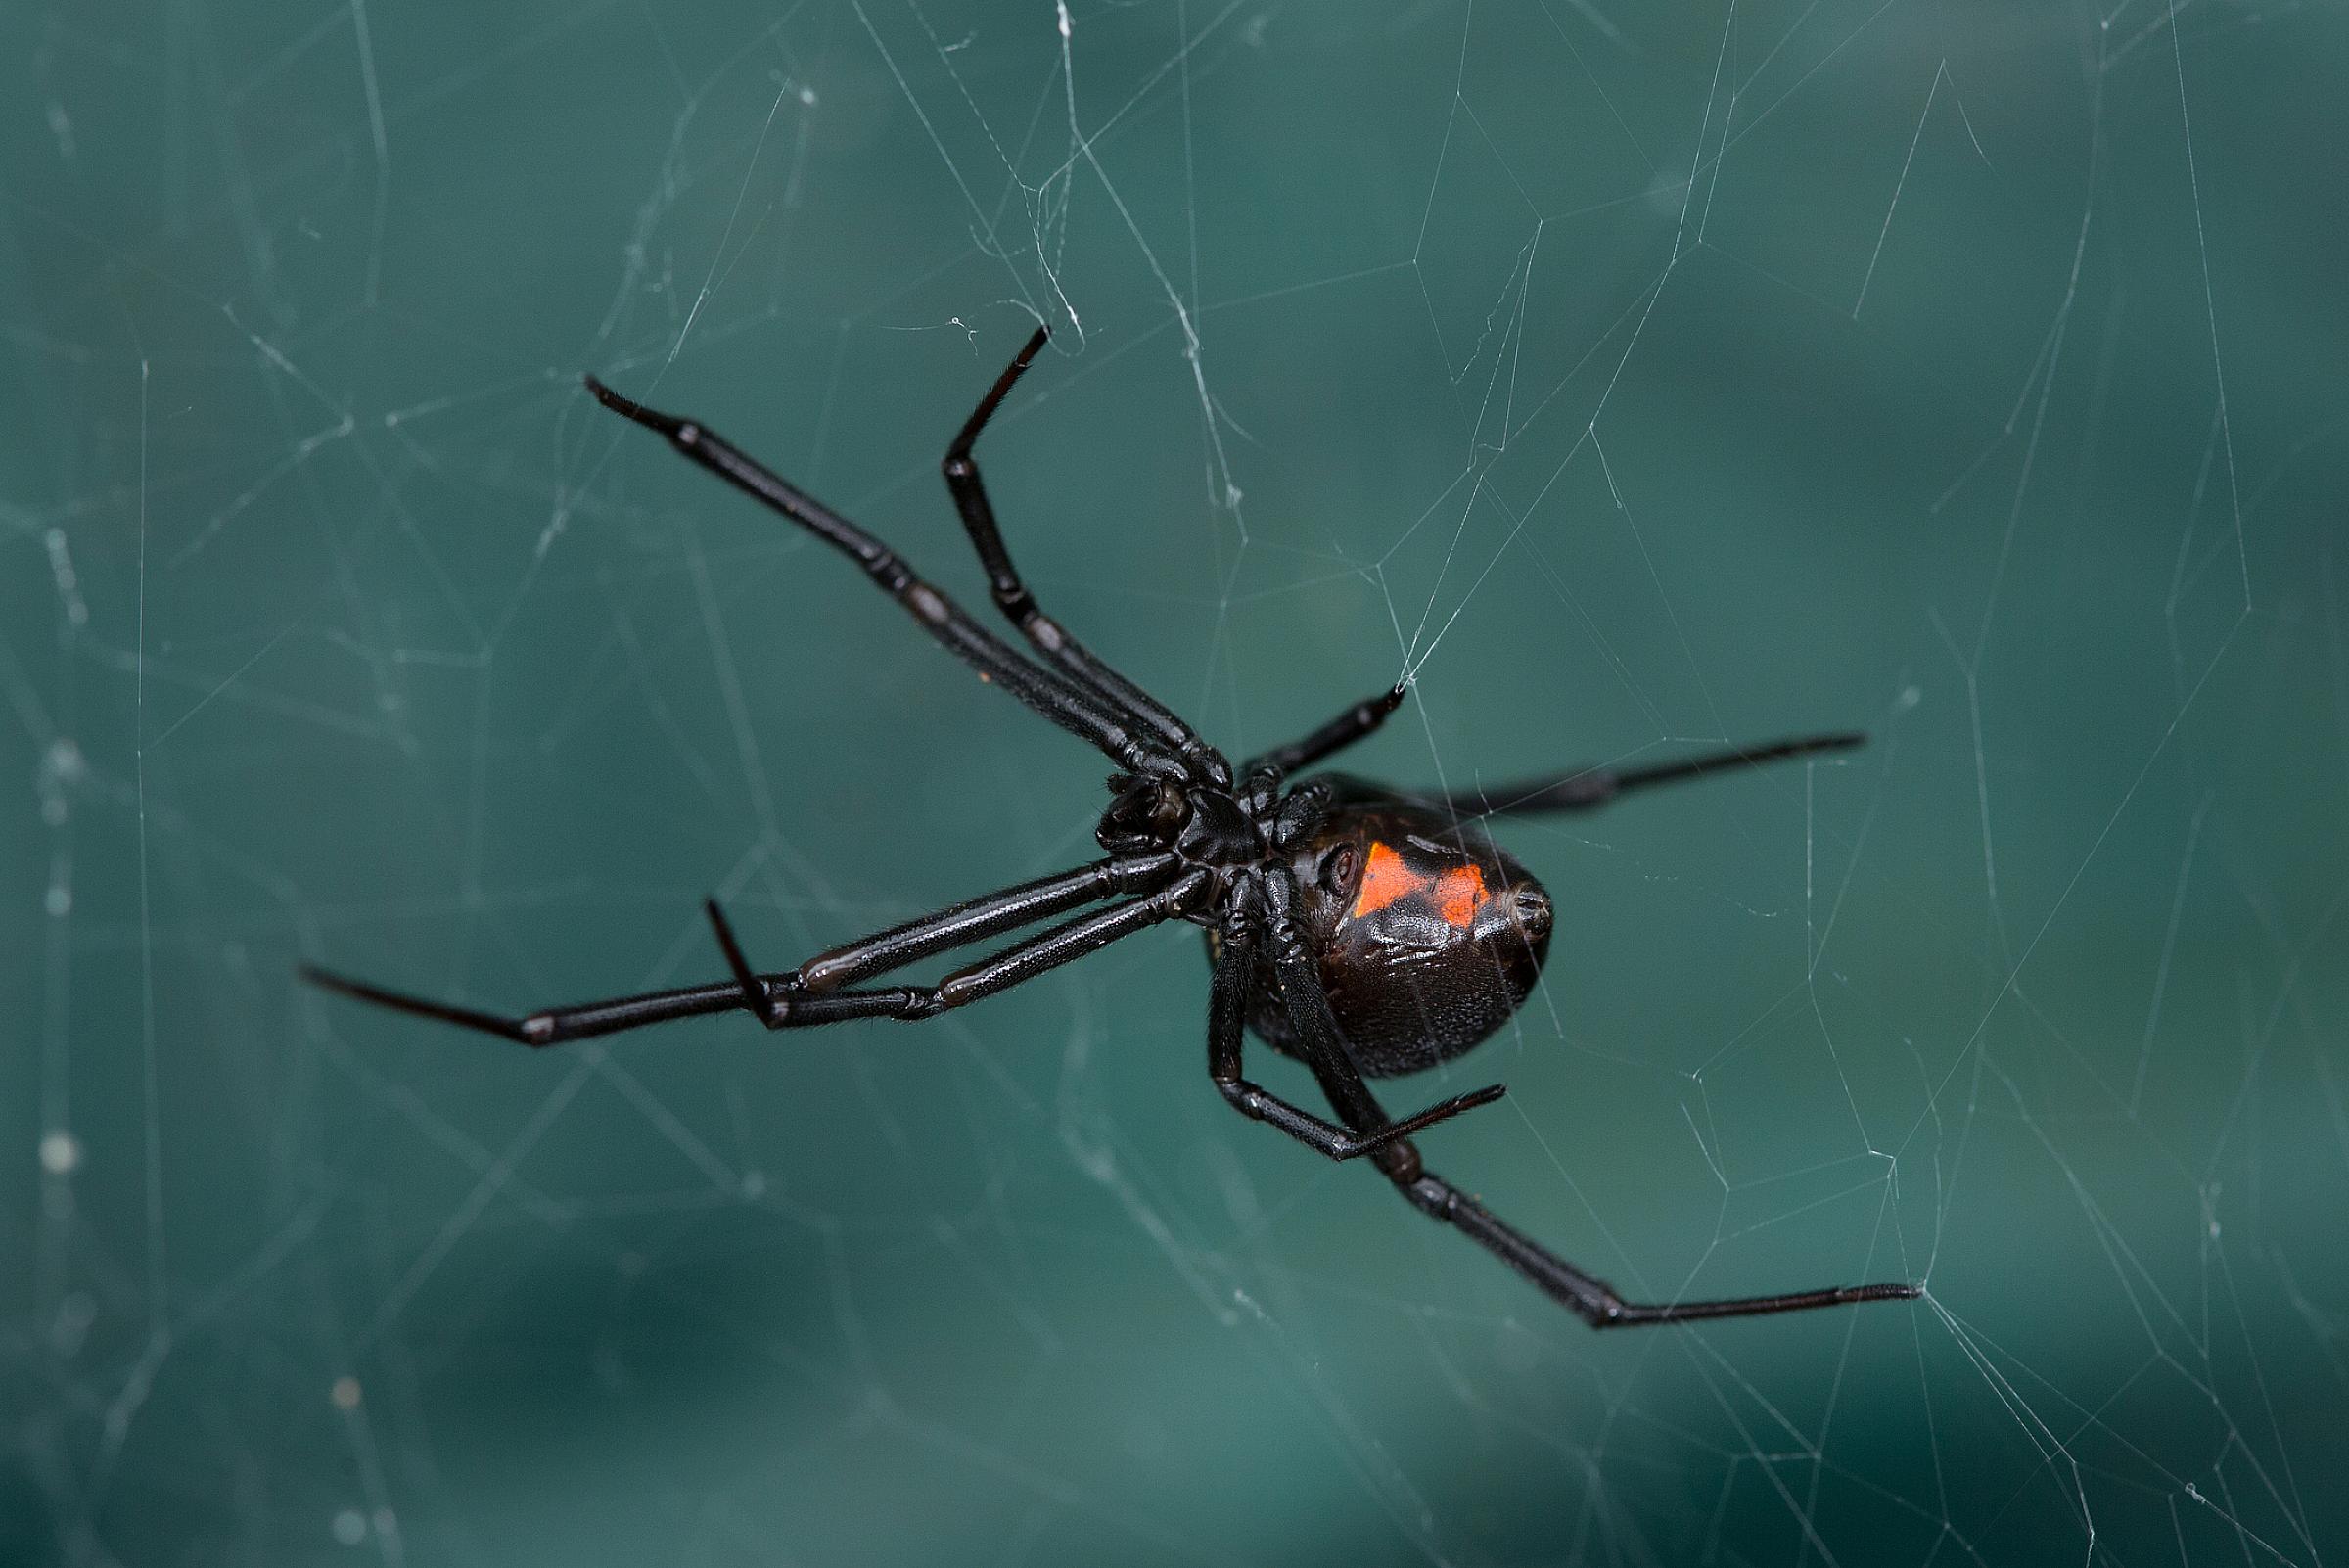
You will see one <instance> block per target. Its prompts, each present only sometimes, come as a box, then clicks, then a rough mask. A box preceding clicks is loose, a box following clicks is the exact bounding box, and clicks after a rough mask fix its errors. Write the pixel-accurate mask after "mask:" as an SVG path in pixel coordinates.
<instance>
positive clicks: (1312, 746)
mask: <svg viewBox="0 0 2349 1568" xmlns="http://www.w3.org/2000/svg"><path fill="white" fill-rule="evenodd" d="M1404 691H1405V687H1404V685H1403V683H1402V682H1400V681H1398V682H1397V683H1396V684H1395V685H1394V686H1392V687H1390V688H1388V689H1387V690H1386V691H1383V692H1381V693H1379V694H1378V695H1377V696H1376V697H1372V698H1369V699H1367V700H1366V701H1363V702H1359V703H1356V704H1355V705H1354V706H1353V707H1352V708H1349V709H1347V710H1346V711H1345V712H1344V713H1342V714H1340V715H1338V716H1337V717H1335V718H1333V719H1331V720H1330V721H1329V722H1328V723H1326V724H1323V725H1322V726H1321V727H1320V728H1319V729H1316V730H1314V731H1313V733H1312V734H1310V735H1307V736H1306V737H1305V738H1304V739H1302V740H1293V741H1291V742H1289V744H1288V745H1286V746H1276V747H1274V748H1273V749H1272V750H1270V751H1268V752H1267V753H1265V755H1264V756H1262V757H1256V758H1251V759H1249V761H1248V764H1247V765H1246V766H1245V767H1243V768H1241V769H1240V773H1241V776H1242V777H1246V776H1247V775H1248V774H1250V773H1254V772H1255V771H1256V770H1257V769H1259V768H1267V767H1268V768H1270V769H1272V770H1273V771H1274V772H1275V773H1278V774H1283V775H1285V774H1289V773H1295V772H1298V771H1300V770H1302V769H1304V768H1308V767H1311V766H1313V764H1314V763H1315V762H1318V761H1321V760H1322V759H1323V758H1325V757H1328V756H1330V755H1331V754H1332V753H1334V752H1338V751H1342V750H1344V749H1345V748H1346V747H1349V746H1352V745H1353V744H1354V743H1355V742H1356V741H1359V740H1360V739H1362V738H1363V737H1364V736H1366V735H1368V734H1369V733H1371V731H1373V730H1375V729H1377V728H1378V726H1379V725H1381V724H1383V723H1385V722H1386V721H1387V715H1389V714H1392V713H1393V712H1395V710H1396V709H1398V708H1401V707H1402V706H1403V695H1404Z"/></svg>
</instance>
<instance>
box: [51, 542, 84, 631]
mask: <svg viewBox="0 0 2349 1568" xmlns="http://www.w3.org/2000/svg"><path fill="white" fill-rule="evenodd" d="M41 544H42V547H43V548H45V549H46V550H47V551H48V552H49V576H50V578H51V580H53V581H54V582H55V583H56V584H57V597H58V599H59V601H60V602H61V603H63V604H64V605H65V607H66V620H67V622H68V623H69V624H72V625H75V626H86V625H88V624H89V623H90V607H89V605H88V604H87V603H86V602H84V601H83V599H82V597H81V578H80V576H78V575H76V574H75V572H74V571H73V556H72V553H71V552H70V551H69V550H68V549H67V548H66V530H64V529H51V530H49V531H48V532H47V533H45V534H43V535H42V536H41Z"/></svg>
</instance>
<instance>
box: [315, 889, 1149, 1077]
mask: <svg viewBox="0 0 2349 1568" xmlns="http://www.w3.org/2000/svg"><path fill="white" fill-rule="evenodd" d="M1174 864H1175V861H1174V856H1173V855H1171V854H1145V855H1129V856H1119V857H1115V858H1112V859H1108V860H1098V861H1095V862H1094V863H1092V864H1091V865H1084V866H1079V867H1078V868H1076V869H1075V870H1073V871H1063V872H1061V873H1060V874H1059V875H1057V876H1049V877H1041V878H1038V879H1037V880H1036V881H1034V882H1023V883H1021V884H1019V885H1018V886H1016V887H1011V888H1005V889H1003V890H1002V891H1000V892H997V893H990V894H987V895H985V896H984V897H981V898H977V899H966V900H964V901H963V902H961V903H957V904H952V905H949V906H948V907H946V908H944V909H941V910H939V911H938V912H937V913H935V914H929V915H924V916H923V917H922V918H920V919H918V920H909V921H907V922H905V923H904V924H903V925H898V926H892V927H891V928H890V929H888V930H887V931H882V932H876V933H875V934H874V935H872V936H870V937H866V938H864V939H862V940H861V941H858V942H853V943H850V944H849V945H846V946H841V947H835V948H833V949H832V950H831V951H829V952H826V953H819V954H818V955H817V956H815V957H813V958H810V959H809V960H808V961H807V962H806V963H805V964H802V965H801V966H800V967H799V968H798V969H797V970H794V971H792V972H791V973H789V974H779V975H764V976H759V977H756V978H757V979H758V980H759V982H760V988H761V992H762V993H763V994H770V995H779V994H784V993H793V992H797V993H803V996H802V1000H801V1001H800V1003H799V1005H800V1007H801V1008H802V1016H801V1017H799V1018H796V1019H794V1020H793V1022H797V1023H812V1022H817V1021H818V1020H816V1019H812V1018H809V1017H806V1016H805V1010H806V997H805V994H804V993H808V992H813V993H822V992H828V991H830V990H832V989H834V988H837V987H839V986H841V985H843V984H845V983H847V982H849V981H851V980H862V979H869V978H871V977H872V976H874V975H878V974H883V973H886V972H887V971H889V970H892V969H896V968H898V967H900V966H902V965H904V964H909V963H914V962H917V961H918V960H920V959H923V958H927V957H929V956H931V955H932V954H934V953H939V952H944V951H946V950H947V949H949V948H953V947H960V946H966V945H969V944H971V943H974V942H980V941H984V940H985V939H987V938H989V937H994V936H1000V935H1001V934H1002V933H1004V932H1006V931H1010V930H1013V929H1015V928H1016V927H1019V926H1024V925H1028V924H1031V923H1033V922H1035V921H1036V920H1040V919H1042V918H1044V917H1045V916H1047V915H1055V914H1060V913H1063V912H1065V911H1067V910H1069V909H1073V908H1077V907H1079V906H1081V905H1082V904H1087V903H1095V902H1098V901H1099V900H1101V899H1106V898H1110V897H1112V896H1113V895H1116V894H1122V893H1147V892H1153V891H1156V890H1157V889H1158V888H1160V887H1162V886H1164V885H1165V883H1166V881H1167V879H1168V877H1169V875H1170V874H1171V873H1172V872H1173V870H1174ZM301 975H302V978H303V979H305V980H307V981H309V982H310V983H311V984H312V985H315V986H321V987H323V988H325V989H326V990H328V991H332V992H340V993H341V994H343V995H345V996H350V997H355V998H356V999H358V1000H360V1001H363V1002H370V1003H373V1004H374V1005H376V1006H378V1007H389V1008H391V1009H392V1010H393V1011H395V1012H402V1013H409V1014H412V1015H414V1016H416V1017H418V1018H432V1019H438V1020H439V1021H440V1022H442V1023H448V1024H456V1025H459V1026H461V1027H463V1028H466V1029H473V1030H479V1031H481V1032H482V1033H483V1034H485V1035H496V1036H499V1037H501V1038H505V1039H512V1040H520V1041H521V1042H522V1043H523V1044H525V1045H558V1044H562V1043H563V1042H565V1041H567V1040H575V1039H585V1038H590V1037H593V1036H598V1035H615V1034H619V1033H620V1032H621V1031H622V1030H629V1029H641V1028H643V1027H644V1026H645V1025H648V1024H659V1023H666V1022H668V1020H670V1019H673V1018H697V1017H701V1016H704V1015H706V1014H710V1013H723V1012H731V1011H733V1010H734V1009H735V1008H738V1007H741V1006H743V1005H744V991H743V986H742V980H741V975H740V973H739V971H738V972H737V974H736V976H735V978H734V980H732V981H729V982H727V983H724V984H721V985H714V986H687V987H683V988H680V989H677V990H673V991H658V992H645V993H644V994H641V995H636V996H619V997H614V998H612V999H610V1000H608V1001H594V1002H584V1003H580V1004H578V1005H576V1006H571V1007H556V1008H548V1009H545V1010H543V1011H540V1012H534V1013H530V1014H528V1015H526V1016H524V1017H520V1018H507V1017H501V1016H500V1015H498V1014H495V1013H487V1012H482V1011H479V1010H477V1009H475V1008H471V1007H458V1006H454V1005H452V1004H450V1003H447V1002H439V1001H433V1000H430V999H428V998H426V997H421V996H411V995H408V994H406V993H405V992H396V991H391V990H388V989H386V988H384V987H381V986H377V985H374V984H371V983H370V982H367V981H363V980H353V979H351V978H349V977H348V976H345V975H338V974H334V973H331V972H330V971H327V970H324V969H320V968H317V967H316V966H314V965H308V964H305V965H303V966H302V970H301ZM752 1011H753V1012H755V1013H758V1014H759V1015H760V1018H761V1020H762V1021H763V1020H764V1019H765V1018H766V1013H765V1012H764V1011H763V1010H762V1009H761V1008H760V1007H753V1008H752ZM850 1016H865V1015H864V1014H861V1013H855V1014H851V1015H850ZM821 1021H823V1022H831V1021H832V1020H830V1019H825V1020H821ZM770 1027H771V1026H770Z"/></svg>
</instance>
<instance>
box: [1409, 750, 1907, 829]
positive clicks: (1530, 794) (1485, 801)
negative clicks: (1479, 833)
mask: <svg viewBox="0 0 2349 1568" xmlns="http://www.w3.org/2000/svg"><path fill="white" fill-rule="evenodd" d="M1865 744H1867V737H1866V736H1865V735H1850V734H1846V735H1805V736H1802V737H1801V738H1799V739H1796V740H1781V741H1770V742H1768V743H1766V744H1764V745H1760V746H1732V747H1729V748H1727V749H1726V750H1723V751H1717V752H1700V753H1698V754H1697V755H1696V756H1694V757H1683V758H1681V759H1680V760H1679V761H1671V762H1658V763H1655V764H1653V765H1652V766H1648V767H1633V768H1625V769H1623V770H1622V771H1620V772H1618V771H1617V770H1615V769H1613V768H1608V767H1585V768H1578V769H1576V770H1575V771H1574V772H1571V773H1561V774H1559V775H1557V776H1556V777H1554V778H1540V779H1526V780H1523V781H1521V782H1519V783H1515V784H1495V785H1489V786H1484V787H1481V788H1477V789H1473V790H1455V791H1453V792H1452V793H1451V794H1450V795H1436V796H1429V797H1425V799H1428V800H1430V801H1432V802H1433V803H1434V804H1435V805H1437V806H1439V807H1444V808H1445V809H1447V810H1450V811H1451V812H1452V813H1453V814H1455V815H1458V816H1464V817H1466V816H1498V815H1502V814H1504V813H1505V814H1509V815H1517V816H1522V815H1530V814H1532V813H1534V812H1536V811H1588V810H1590V809H1592V808H1594V807H1601V806H1604V805H1606V804H1607V803H1608V802H1609V801H1611V800H1613V799H1615V797H1617V796H1618V795H1623V794H1627V793H1629V792H1630V791H1632V790H1639V789H1646V788H1648V787H1649V786H1651V785H1655V784H1674V783H1678V782H1679V781H1680V780H1681V779H1685V778H1702V777H1703V776H1704V775H1706V774H1707V773H1721V772H1727V771H1728V770H1729V769H1731V768H1738V767H1758V766H1760V765H1761V764H1762V763H1764V762H1776V761H1784V760H1785V759H1787V758H1790V757H1816V756H1818V755H1819V754H1820V753H1822V752H1848V751H1850V750H1852V749H1853V748H1854V747H1856V746H1865Z"/></svg>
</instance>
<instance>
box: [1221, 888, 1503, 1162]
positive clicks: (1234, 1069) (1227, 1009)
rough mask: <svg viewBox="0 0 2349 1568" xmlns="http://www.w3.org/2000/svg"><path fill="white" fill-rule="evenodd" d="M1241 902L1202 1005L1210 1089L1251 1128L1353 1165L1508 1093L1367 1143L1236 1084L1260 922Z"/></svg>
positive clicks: (1466, 1100)
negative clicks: (1264, 1127) (1259, 1126)
mask: <svg viewBox="0 0 2349 1568" xmlns="http://www.w3.org/2000/svg"><path fill="white" fill-rule="evenodd" d="M1244 897H1245V895H1244V894H1240V895H1235V896H1234V899H1233V901H1232V904H1231V906H1230V908H1229V909H1228V910H1227V911H1226V913H1225V915H1224V918H1223V920H1222V922H1221V925H1220V926H1219V928H1218V931H1217V945H1216V972H1215V979H1214V981H1213V982H1212V983H1211V985H1210V989H1209V992H1208V1002H1207V1070H1208V1076H1209V1077H1211V1078H1213V1079H1214V1080H1215V1081H1216V1087H1217V1088H1218V1089H1220V1090H1221V1091H1222V1094H1223V1098H1224V1099H1225V1100H1226V1101H1228V1102H1229V1103H1230V1105H1231V1108H1232V1109H1233V1110H1235V1111H1237V1112H1239V1113H1240V1114H1241V1115H1242V1116H1245V1117H1247V1118H1249V1119H1250V1120H1251V1121H1256V1122H1266V1123H1269V1124H1270V1125H1271V1126H1273V1127H1276V1128H1278V1129H1280V1130H1282V1131H1283V1132H1286V1133H1287V1134H1288V1135H1289V1136H1291V1137H1293V1138H1295V1139H1296V1140H1297V1141H1298V1142H1300V1143H1302V1144H1304V1145H1305V1146H1306V1147H1307V1148H1309V1149H1312V1150H1313V1151H1314V1152H1316V1153H1318V1154H1324V1155H1327V1156H1328V1157H1329V1158H1330V1159H1333V1160H1352V1159H1356V1158H1358V1157H1359V1156H1361V1155H1365V1154H1370V1153H1373V1152H1374V1151H1376V1150H1378V1149H1381V1148H1384V1147H1385V1146H1387V1145H1388V1144H1390V1143H1392V1142H1394V1141H1395V1140H1396V1139H1398V1138H1403V1137H1407V1136H1409V1135H1410V1134H1411V1133H1413V1132H1418V1131H1423V1130H1426V1129H1428V1128H1431V1127H1434V1126H1435V1125H1436V1124H1437V1123H1438V1122H1447V1121H1450V1120H1451V1118H1453V1117H1455V1116H1457V1115H1459V1114H1460V1113H1461V1112H1462V1111H1473V1110H1475V1109H1476V1108H1477V1107H1478V1106H1480V1105H1490V1104H1492V1103H1493V1102H1494V1101H1495V1100H1497V1099H1499V1098H1500V1097H1501V1096H1502V1095H1503V1094H1505V1093H1507V1092H1508V1088H1507V1086H1506V1085H1505V1084H1491V1085H1489V1086H1487V1087H1485V1088H1481V1089H1478V1090H1476V1091H1475V1092H1474V1093H1471V1094H1457V1095H1454V1096H1452V1097H1451V1099H1449V1100H1440V1101H1438V1102H1437V1103H1436V1104H1434V1105H1431V1106H1429V1107H1428V1108H1427V1109H1426V1110H1424V1111H1421V1112H1419V1113H1418V1114H1417V1115H1416V1116H1407V1117H1405V1118H1404V1119H1403V1120H1402V1121H1400V1122H1390V1123H1387V1124H1386V1125H1385V1126H1384V1127H1382V1128H1379V1129H1377V1130H1374V1131H1372V1132H1370V1133H1369V1134H1368V1135H1366V1136H1357V1135H1356V1134H1355V1133H1352V1132H1349V1131H1348V1130H1346V1129H1344V1128H1342V1127H1339V1126H1337V1125H1336V1124H1334V1123H1331V1122H1324V1121H1323V1120H1322V1119H1321V1118H1319V1117H1317V1116H1315V1115H1313V1113H1312V1112H1311V1111H1306V1110H1301V1109H1299V1108H1298V1107H1296V1106H1294V1105H1291V1104H1290V1103H1289V1102H1288V1101H1287V1100H1284V1099H1282V1098H1281V1097H1280V1096H1279V1095H1277V1094H1274V1093H1272V1092H1271V1091H1270V1090H1268V1089H1266V1088H1262V1087H1259V1086H1258V1085H1257V1084H1251V1083H1249V1082H1248V1080H1246V1079H1245V1078H1242V1077H1241V1076H1240V1069H1241V1065H1242V1052H1243V1049H1244V1043H1245V1039H1246V1032H1247V1014H1248V990H1249V987H1250V986H1251V985H1252V984H1253V983H1254V981H1255V978H1256V966H1257V963H1258V949H1259V947H1260V946H1261V945H1262V943H1263V932H1264V923H1263V920H1262V918H1261V917H1260V916H1259V915H1258V914H1257V912H1256V910H1255V909H1254V908H1253V907H1252V906H1251V904H1250V903H1247V902H1243V901H1242V899H1244ZM1328 1008H1329V1003H1328V1001H1327V999H1326V998H1324V999H1323V1001H1322V1003H1321V1009H1322V1011H1323V1012H1324V1013H1326V1012H1327V1011H1328Z"/></svg>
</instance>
